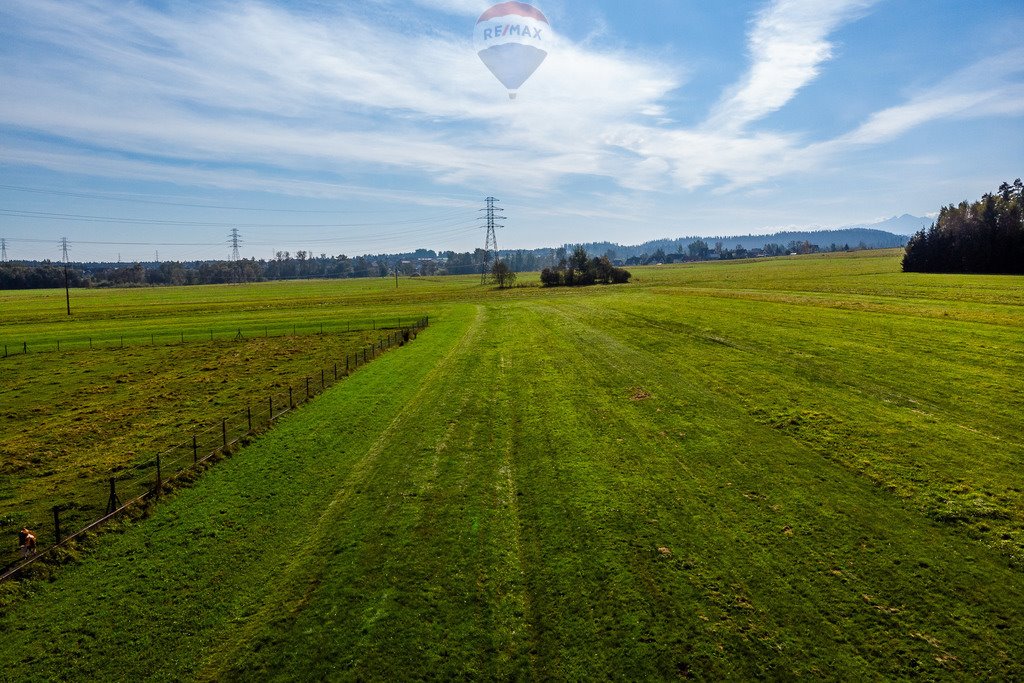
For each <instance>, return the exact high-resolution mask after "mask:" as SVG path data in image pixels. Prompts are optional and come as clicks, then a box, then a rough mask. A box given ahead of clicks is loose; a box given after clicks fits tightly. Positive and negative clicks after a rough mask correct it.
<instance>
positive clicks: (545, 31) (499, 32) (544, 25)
mask: <svg viewBox="0 0 1024 683" xmlns="http://www.w3.org/2000/svg"><path fill="white" fill-rule="evenodd" d="M551 38H552V35H551V32H550V27H549V26H548V20H547V18H546V17H545V16H544V14H543V12H541V11H540V10H539V9H537V8H536V7H533V6H532V5H527V4H526V3H525V2H499V3H498V4H497V5H495V6H494V7H491V8H490V9H489V10H487V11H486V12H484V13H483V14H481V15H480V18H479V19H478V20H477V22H476V31H475V32H474V42H475V44H476V48H477V54H478V55H480V59H481V60H483V63H484V64H485V65H486V66H487V68H488V69H490V70H491V73H492V74H494V76H495V77H496V78H497V79H498V80H499V81H501V83H502V85H504V86H505V87H506V88H508V98H509V99H510V100H514V99H515V98H516V90H518V89H519V88H520V86H522V85H523V83H524V82H526V79H527V78H529V77H530V76H531V75H533V72H534V71H536V70H537V67H538V66H540V64H541V62H543V61H544V58H545V57H547V56H548V52H547V46H549V45H550V42H551Z"/></svg>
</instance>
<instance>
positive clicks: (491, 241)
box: [480, 197, 505, 284]
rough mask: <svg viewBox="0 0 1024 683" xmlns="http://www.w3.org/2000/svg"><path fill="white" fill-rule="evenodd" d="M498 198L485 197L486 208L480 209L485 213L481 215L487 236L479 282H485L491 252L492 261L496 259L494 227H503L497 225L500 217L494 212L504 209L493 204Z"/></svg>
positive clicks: (502, 226) (496, 247) (496, 243)
mask: <svg viewBox="0 0 1024 683" xmlns="http://www.w3.org/2000/svg"><path fill="white" fill-rule="evenodd" d="M497 201H499V200H497V199H495V198H494V197H488V198H487V208H486V209H481V211H486V212H487V213H486V214H485V215H484V216H483V219H484V220H486V221H487V237H486V238H485V240H484V262H483V265H482V270H481V272H480V284H484V283H486V282H487V276H488V275H489V274H490V270H491V260H492V259H491V252H492V251H493V252H494V259H493V260H494V262H495V263H497V261H498V238H497V237H496V236H495V234H494V229H495V228H504V227H505V226H504V225H499V224H498V221H500V220H501V217H500V216H498V215H497V214H496V212H497V211H504V210H505V209H499V208H498V207H496V206H495V205H494V203H495V202H497Z"/></svg>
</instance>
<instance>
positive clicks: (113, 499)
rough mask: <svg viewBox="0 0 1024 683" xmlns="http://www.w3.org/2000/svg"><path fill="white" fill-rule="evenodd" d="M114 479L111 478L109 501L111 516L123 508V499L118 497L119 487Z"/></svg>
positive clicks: (108, 507)
mask: <svg viewBox="0 0 1024 683" xmlns="http://www.w3.org/2000/svg"><path fill="white" fill-rule="evenodd" d="M114 481H115V480H114V478H113V477H111V478H110V499H109V500H108V501H107V514H108V515H109V514H111V513H112V512H114V511H115V510H117V509H118V508H119V507H121V499H120V498H118V497H117V487H116V485H115V483H114Z"/></svg>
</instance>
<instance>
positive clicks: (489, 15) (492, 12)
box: [476, 2, 548, 24]
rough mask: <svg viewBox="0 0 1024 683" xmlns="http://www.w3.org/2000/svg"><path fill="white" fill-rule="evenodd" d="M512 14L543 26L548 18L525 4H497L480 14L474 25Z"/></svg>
mask: <svg viewBox="0 0 1024 683" xmlns="http://www.w3.org/2000/svg"><path fill="white" fill-rule="evenodd" d="M513 14H515V15H518V16H520V17H531V18H533V19H537V20H539V21H543V22H544V23H545V24H546V23H548V18H547V17H545V16H544V13H543V12H541V11H540V10H539V9H537V8H536V7H534V6H533V5H527V4H526V3H525V2H499V3H498V4H497V5H495V6H494V7H492V8H490V9H489V10H487V11H486V12H484V13H483V14H481V15H480V18H479V19H477V20H476V23H478V24H479V23H480V22H482V21H489V20H491V19H493V18H495V17H507V16H509V15H513Z"/></svg>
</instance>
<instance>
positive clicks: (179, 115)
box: [0, 0, 1024, 195]
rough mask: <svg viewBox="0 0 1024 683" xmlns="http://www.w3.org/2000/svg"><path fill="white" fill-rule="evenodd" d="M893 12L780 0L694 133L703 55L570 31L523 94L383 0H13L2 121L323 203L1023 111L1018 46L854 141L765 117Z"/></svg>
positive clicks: (729, 159) (740, 176)
mask: <svg viewBox="0 0 1024 683" xmlns="http://www.w3.org/2000/svg"><path fill="white" fill-rule="evenodd" d="M381 2H382V3H384V4H386V3H385V2H384V0H381ZM485 4H486V3H485ZM871 4H872V3H871V2H870V1H869V0H843V1H840V0H831V1H830V2H820V1H819V2H810V0H776V1H775V2H773V3H772V4H770V5H769V6H767V7H766V9H764V10H763V11H762V12H760V13H759V14H758V15H757V16H756V17H755V19H754V21H753V23H752V27H751V29H750V33H749V36H748V40H749V47H750V53H751V57H752V60H753V61H752V64H751V66H750V69H749V71H748V72H747V73H746V75H745V76H744V77H743V78H742V79H741V80H740V81H739V82H738V83H737V84H736V85H735V86H734V87H733V88H730V89H729V90H728V91H727V93H726V94H725V95H724V96H723V97H722V98H721V100H720V101H719V102H718V104H717V105H716V106H715V107H714V108H713V109H712V111H711V114H710V116H709V117H708V119H707V120H706V121H705V122H704V123H703V124H702V125H699V126H695V127H692V128H682V127H679V126H678V125H676V124H673V123H672V122H671V121H670V120H669V119H668V118H667V114H669V110H668V105H667V104H666V102H667V101H668V98H669V96H670V94H672V93H673V91H676V90H678V89H680V88H682V87H683V86H684V79H685V75H684V74H685V67H672V66H669V65H667V64H665V63H662V62H661V61H659V60H656V59H653V58H651V57H649V56H645V55H641V54H638V53H631V52H627V51H625V50H618V51H610V50H607V49H605V50H599V49H598V48H596V47H594V45H592V44H589V43H588V44H578V43H573V42H571V41H568V40H562V41H561V44H560V46H559V48H558V50H557V52H556V53H554V54H552V55H551V57H550V58H549V59H548V60H547V61H546V62H545V63H544V64H543V65H542V66H541V68H540V69H539V70H538V71H537V73H536V74H534V76H533V77H532V78H531V80H530V81H529V82H528V83H527V85H526V86H525V87H524V88H523V89H522V91H521V93H520V99H519V100H517V101H516V102H514V103H511V102H509V101H508V100H507V99H506V98H505V96H504V93H503V90H502V88H501V87H500V85H499V84H498V83H497V82H496V81H495V80H494V79H493V78H492V77H491V75H490V74H489V72H488V71H487V70H486V68H485V67H484V66H483V64H481V63H480V62H479V60H478V59H477V58H476V55H475V54H474V53H473V49H472V45H471V38H470V35H469V30H468V29H467V30H466V31H465V32H464V33H455V34H453V33H449V32H446V31H444V30H442V29H440V28H437V27H434V26H430V25H424V24H423V23H422V22H420V23H419V24H417V25H416V26H417V28H416V30H415V31H409V30H407V29H408V27H407V26H405V25H404V24H403V23H402V22H397V23H394V24H392V23H390V22H387V21H382V20H375V19H374V15H373V13H372V12H368V13H367V12H364V13H361V14H358V15H357V14H352V13H349V12H346V11H345V10H344V9H343V8H342V9H339V13H338V14H334V15H328V16H317V17H309V16H306V15H302V14H298V13H295V12H291V11H289V10H286V9H283V8H281V7H276V6H272V5H267V4H262V3H253V2H249V3H242V4H233V5H214V6H211V8H208V9H203V10H199V11H197V10H194V9H190V10H189V11H188V12H187V13H184V14H181V13H177V14H176V13H173V12H172V13H164V12H160V11H156V10H153V9H147V8H145V7H143V6H140V5H138V4H121V3H108V2H102V1H101V0H91V1H83V2H79V3H74V4H66V3H60V2H54V1H53V0H32V1H31V2H29V1H28V0H8V2H7V3H6V4H5V6H4V8H3V10H0V12H2V13H5V14H6V15H7V17H5V23H6V24H7V25H8V28H7V29H4V30H3V31H6V33H8V34H9V33H10V32H11V31H12V29H11V28H10V27H12V26H17V27H18V31H19V34H18V35H19V37H20V39H21V40H22V41H23V47H22V48H17V47H16V48H8V49H7V50H6V51H4V50H0V74H3V90H4V97H3V98H0V126H3V129H0V130H4V131H8V132H7V133H5V134H6V135H8V136H11V135H15V134H16V135H19V136H23V135H26V134H41V135H44V136H49V137H51V138H53V140H52V141H51V142H49V143H48V144H49V145H50V146H51V150H50V152H49V153H47V154H43V153H41V152H40V150H39V149H38V148H35V149H28V148H19V149H21V152H20V156H18V155H15V156H11V155H7V154H6V151H8V150H13V149H14V148H15V145H14V144H13V142H11V143H5V148H7V149H6V150H5V156H6V157H7V159H8V161H12V160H16V159H20V160H21V161H22V162H23V163H36V164H39V165H44V166H47V167H61V168H65V169H66V168H67V167H69V166H73V165H75V164H77V165H78V166H79V167H80V168H83V169H91V170H92V171H93V172H102V173H108V174H114V173H116V170H117V169H119V168H122V169H125V171H126V173H127V174H129V175H130V176H131V177H140V176H137V175H135V174H136V173H140V174H142V176H141V177H147V178H149V177H152V178H158V177H162V178H164V179H171V180H173V181H175V182H193V183H199V184H204V183H205V184H211V185H214V186H218V187H225V186H231V187H236V186H237V187H251V188H253V189H261V190H266V191H275V192H285V193H289V194H300V195H301V194H310V195H317V194H318V193H321V192H337V191H338V190H337V188H338V187H339V186H342V187H345V188H351V186H352V184H353V183H356V182H360V181H361V182H365V180H363V179H365V178H366V177H374V176H378V175H382V174H383V175H397V176H399V177H404V178H406V179H415V180H416V181H417V182H418V183H419V184H420V185H425V184H428V183H429V182H432V183H435V184H438V185H440V186H441V187H442V188H445V187H456V186H461V187H464V188H466V189H470V188H473V189H475V188H477V187H494V186H496V185H499V186H505V187H514V188H515V189H516V191H517V192H521V193H527V194H528V193H535V194H540V193H550V192H551V191H552V190H553V189H556V188H557V187H558V185H559V184H560V183H561V182H563V181H564V180H565V179H567V178H572V177H574V176H597V177H599V178H607V179H610V180H611V181H613V182H614V183H616V184H618V185H619V186H620V187H621V188H624V189H626V190H630V191H637V190H656V191H671V190H673V189H675V188H678V187H683V188H689V189H695V188H700V187H707V186H712V187H716V188H719V189H721V188H727V189H732V188H735V187H740V186H751V185H756V184H758V183H761V182H763V181H765V180H766V179H769V178H773V177H778V176H780V175H784V174H789V173H795V172H805V171H809V170H812V169H814V168H816V167H817V166H820V165H821V164H823V163H825V162H826V161H827V160H828V159H829V158H830V157H831V156H833V155H835V154H838V153H840V152H841V151H842V150H843V149H846V148H849V147H850V146H853V145H865V144H878V143H880V142H884V141H886V140H888V139H891V138H892V137H894V136H897V135H900V134H902V133H904V132H906V131H907V130H909V129H911V128H912V127H914V126H919V125H923V124H924V123H927V122H928V121H931V120H935V119H940V118H950V117H954V116H971V115H975V116H980V115H985V116H990V115H1020V114H1021V113H1022V112H1021V109H1022V104H1021V103H1022V102H1024V96H1022V92H1021V88H1022V86H1021V84H1020V82H1019V67H1020V64H1021V62H1022V60H1021V56H1020V51H1019V50H1018V51H1017V52H1015V53H1011V54H1008V55H1004V56H1003V57H1001V58H999V59H997V60H988V61H986V62H983V63H981V64H979V65H977V66H976V67H974V68H973V69H968V70H965V71H964V72H962V73H960V74H958V75H955V76H954V77H951V78H950V79H949V80H948V81H944V82H943V83H940V84H938V85H936V86H935V87H933V88H931V89H929V90H926V91H923V92H921V93H918V94H917V95H912V96H911V97H910V98H909V99H908V101H907V102H905V103H903V104H901V105H898V106H894V107H890V108H888V109H885V110H883V111H880V112H878V113H876V114H875V115H874V116H872V117H870V118H869V119H868V120H866V121H865V122H864V124H863V125H861V126H860V127H858V128H857V129H855V130H853V131H851V132H849V133H847V134H846V135H843V136H840V137H838V138H837V139H835V140H832V141H825V142H818V143H816V144H812V143H808V142H807V141H806V140H805V139H804V136H803V135H801V134H800V133H794V132H785V133H784V132H778V131H771V130H763V131H748V130H747V127H748V126H749V124H750V123H752V122H754V121H756V120H758V119H760V118H762V117H764V116H765V115H767V114H769V113H771V112H772V111H775V110H777V109H778V108H780V107H783V106H784V105H785V104H786V103H787V102H788V101H790V100H791V99H792V98H793V97H794V96H795V94H796V93H797V92H798V91H799V90H800V88H802V87H804V86H805V85H806V84H807V83H809V82H810V81H811V80H813V78H814V77H815V76H816V75H817V74H818V73H819V71H820V69H821V68H822V65H823V64H824V63H825V62H826V61H827V60H828V59H830V58H832V55H833V47H832V45H831V43H829V41H828V37H829V35H830V33H831V32H833V31H834V30H835V29H836V28H837V27H838V26H839V25H841V24H842V23H843V22H846V21H849V20H851V19H852V18H854V17H856V16H857V15H858V13H859V12H862V11H865V10H866V9H867V8H868V7H869V6H870V5H871ZM431 6H433V7H434V8H435V9H440V10H442V11H450V12H454V13H459V14H467V13H468V14H472V13H474V12H476V11H477V9H479V4H478V3H476V2H472V1H470V0H443V1H442V2H440V3H431ZM7 19H9V21H7ZM3 31H0V32H3ZM14 44H17V43H14ZM36 44H43V45H46V46H47V48H45V49H43V50H37V49H35V48H34V47H30V46H31V45H36ZM1014 69H1017V71H1014ZM1015 74H1016V75H1017V76H1018V77H1017V80H1016V81H1015V80H1014V78H1015ZM40 144H41V143H40ZM97 149H98V150H100V151H99V152H93V151H89V150H97ZM90 157H93V158H95V159H96V164H89V163H88V161H87V160H88V159H89V158H90ZM30 160H32V161H30ZM214 166H216V167H218V168H217V170H211V168H212V167H214ZM161 168H163V169H164V171H163V172H161V170H160V169H161ZM190 168H195V169H197V170H196V171H195V172H191V171H188V170H187V169H190ZM261 168H263V169H269V171H261V170H260V169H261ZM97 169H102V171H101V170H97ZM285 176H291V177H293V178H295V180H290V181H283V180H281V178H282V177H285ZM301 178H321V179H322V180H309V181H307V180H300V179H301ZM424 179H427V181H428V182H424ZM410 184H411V183H410Z"/></svg>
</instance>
